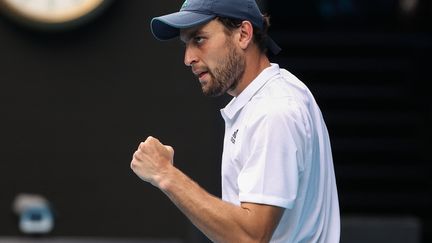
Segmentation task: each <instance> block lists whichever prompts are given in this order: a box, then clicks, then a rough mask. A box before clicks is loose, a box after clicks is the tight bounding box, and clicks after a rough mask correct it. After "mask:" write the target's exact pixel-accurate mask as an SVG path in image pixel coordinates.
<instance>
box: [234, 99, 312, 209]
mask: <svg viewBox="0 0 432 243" xmlns="http://www.w3.org/2000/svg"><path fill="white" fill-rule="evenodd" d="M263 107H265V109H261V110H258V111H257V112H256V114H255V116H254V118H252V119H250V120H249V121H248V128H247V130H246V132H247V136H246V137H248V138H250V139H248V141H245V143H244V145H245V147H244V149H245V151H246V153H245V155H244V157H243V159H244V160H245V166H244V167H243V168H242V169H241V171H240V174H239V177H238V181H237V182H238V186H239V199H240V201H241V202H252V203H259V204H267V205H274V206H278V207H283V208H288V209H291V208H293V207H294V203H295V200H296V198H297V196H298V195H297V192H298V188H299V182H300V180H301V173H302V171H303V166H304V159H305V155H304V154H305V152H306V151H305V147H306V139H307V138H308V137H309V134H308V131H307V129H306V128H307V126H306V124H305V122H304V119H303V115H302V110H301V107H300V106H298V105H296V104H295V102H284V104H283V105H274V104H273V106H263Z"/></svg>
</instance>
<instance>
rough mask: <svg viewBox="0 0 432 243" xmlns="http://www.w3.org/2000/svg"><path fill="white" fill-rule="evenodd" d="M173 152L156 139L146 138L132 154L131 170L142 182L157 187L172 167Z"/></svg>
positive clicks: (169, 147)
mask: <svg viewBox="0 0 432 243" xmlns="http://www.w3.org/2000/svg"><path fill="white" fill-rule="evenodd" d="M173 158H174V150H173V148H172V147H171V146H166V145H163V144H162V143H161V142H159V140H158V139H156V138H154V137H151V136H150V137H148V138H147V139H146V140H145V141H144V142H142V143H140V145H139V146H138V149H137V151H135V153H134V154H133V157H132V162H131V168H132V170H133V171H134V172H135V174H136V175H137V176H138V177H140V178H141V179H142V180H144V181H147V182H149V183H151V184H152V185H154V186H156V187H159V182H160V180H161V179H162V178H163V177H164V176H165V175H166V174H167V173H168V171H169V170H170V169H172V167H173Z"/></svg>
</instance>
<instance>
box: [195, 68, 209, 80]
mask: <svg viewBox="0 0 432 243" xmlns="http://www.w3.org/2000/svg"><path fill="white" fill-rule="evenodd" d="M192 72H193V74H194V75H195V76H196V77H197V78H198V79H199V80H201V79H202V78H204V76H206V75H207V74H208V73H209V72H208V70H206V69H195V70H192Z"/></svg>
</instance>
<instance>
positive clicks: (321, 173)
mask: <svg viewBox="0 0 432 243" xmlns="http://www.w3.org/2000/svg"><path fill="white" fill-rule="evenodd" d="M221 114H222V116H223V118H224V120H225V138H224V151H223V155H222V199H223V200H225V201H228V202H231V203H233V204H236V205H240V203H241V202H251V203H258V204H267V205H274V206H278V207H282V208H285V210H284V214H283V216H282V218H281V220H280V223H279V225H278V226H277V228H276V230H275V232H274V234H273V237H272V240H271V242H283V243H297V242H302V243H306V242H308V243H309V242H310V243H312V242H313V243H315V242H320V243H337V242H339V237H340V216H339V203H338V196H337V189H336V181H335V175H334V169H333V159H332V153H331V148H330V140H329V136H328V132H327V128H326V125H325V123H324V120H323V118H322V115H321V111H320V109H319V107H318V105H317V104H316V102H315V99H314V98H313V96H312V94H311V92H310V91H309V90H308V88H307V87H306V86H305V85H304V84H303V83H302V82H301V81H300V80H299V79H297V78H296V77H295V76H294V75H292V74H291V73H289V72H288V71H286V70H284V69H280V68H279V66H278V65H277V64H272V65H271V67H268V68H266V69H265V70H264V71H263V72H262V73H261V74H259V75H258V77H256V79H255V80H254V81H253V82H252V83H251V84H250V85H249V86H247V87H246V89H245V90H243V92H241V94H240V95H239V96H238V97H235V98H233V99H232V100H231V102H230V103H229V104H228V105H227V106H226V107H225V108H224V109H222V110H221Z"/></svg>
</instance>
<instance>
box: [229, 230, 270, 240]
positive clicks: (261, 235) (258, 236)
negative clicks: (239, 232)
mask: <svg viewBox="0 0 432 243" xmlns="http://www.w3.org/2000/svg"><path fill="white" fill-rule="evenodd" d="M271 237H272V234H269V233H267V232H254V233H253V234H245V235H243V236H242V237H241V239H239V241H236V242H245V243H246V242H247V243H268V242H270V239H271Z"/></svg>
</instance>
